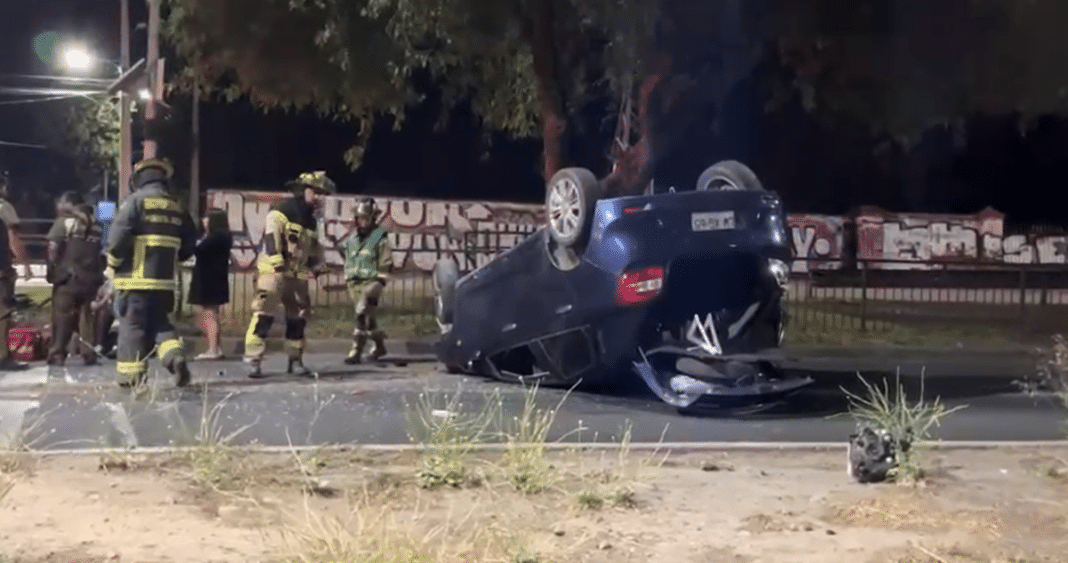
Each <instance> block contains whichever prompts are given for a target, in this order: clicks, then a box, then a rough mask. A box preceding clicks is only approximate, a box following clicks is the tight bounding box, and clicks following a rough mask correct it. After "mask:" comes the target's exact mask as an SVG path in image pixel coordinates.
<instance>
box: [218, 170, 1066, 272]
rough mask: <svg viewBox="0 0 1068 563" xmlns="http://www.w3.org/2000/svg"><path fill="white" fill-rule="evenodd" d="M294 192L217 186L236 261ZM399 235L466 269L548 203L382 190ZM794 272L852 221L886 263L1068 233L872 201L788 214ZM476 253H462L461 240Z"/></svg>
mask: <svg viewBox="0 0 1068 563" xmlns="http://www.w3.org/2000/svg"><path fill="white" fill-rule="evenodd" d="M285 197H289V196H288V194H286V193H281V192H256V191H236V190H211V191H209V192H208V195H207V203H208V206H209V207H218V208H221V209H224V210H225V211H226V212H227V214H228V216H229V218H230V229H231V230H232V231H233V232H234V234H235V238H234V250H233V261H232V268H233V269H234V270H247V269H250V268H252V267H253V266H254V264H255V260H256V256H257V252H258V251H259V248H260V245H261V243H262V241H263V221H264V218H265V217H266V216H267V211H268V210H269V208H270V206H271V205H272V204H274V203H275V202H278V201H280V200H281V199H283V198H285ZM375 200H376V202H377V204H378V206H379V208H381V209H382V210H384V212H385V213H384V215H383V216H384V224H385V225H386V227H387V228H388V229H389V231H390V240H391V242H392V243H393V248H394V255H393V260H394V263H395V264H396V266H397V268H398V269H399V271H400V272H402V273H411V274H416V273H420V272H423V273H427V272H430V271H431V269H432V268H433V266H434V262H436V261H437V260H438V259H439V258H441V257H443V256H452V257H453V258H454V259H455V260H456V261H457V262H458V263H459V264H460V267H461V268H463V269H471V268H475V267H478V266H481V265H482V264H484V263H486V262H487V261H488V260H490V259H491V258H492V257H493V256H495V255H496V254H497V253H499V252H500V251H502V250H506V249H508V248H511V247H512V246H514V245H515V244H516V243H518V242H519V241H520V240H522V238H523V237H525V236H527V235H528V234H530V233H532V232H534V231H535V230H537V228H538V227H539V226H540V225H541V224H542V222H543V221H544V213H543V209H542V206H541V205H527V204H514V203H500V202H485V201H481V202H472V201H440V200H420V199H411V198H377V197H376V198H375ZM356 201H357V196H355V195H338V196H332V197H329V198H327V201H326V205H325V207H324V210H323V227H322V230H321V232H320V240H321V241H322V243H323V245H324V247H325V248H326V251H327V261H328V263H330V264H335V265H340V264H342V261H343V260H342V255H341V251H340V244H341V243H342V242H343V241H344V240H345V239H346V238H347V237H348V236H349V235H351V234H352V232H353V229H354V228H355V225H354V223H353V220H352V216H353V212H354V208H355V205H356ZM788 222H789V225H790V230H791V233H790V237H791V241H792V244H793V251H794V256H795V257H796V258H798V259H799V260H797V261H795V262H794V264H793V269H794V271H795V272H798V273H803V272H807V271H811V270H816V269H835V268H840V267H842V265H843V262H844V260H845V259H846V258H848V257H849V254H850V253H851V252H852V251H851V250H850V249H849V247H850V244H849V238H850V237H849V235H848V232H849V229H848V227H849V226H850V225H855V226H856V229H855V231H856V234H855V241H853V242H854V243H855V248H856V256H857V257H858V258H861V259H868V260H880V259H884V260H897V261H900V260H906V261H910V262H915V263H905V264H902V263H879V262H876V263H872V264H870V267H874V268H883V269H927V268H937V267H938V266H937V265H935V264H932V262H934V263H937V262H938V261H961V260H965V261H969V262H975V264H976V266H981V265H982V264H990V263H1013V264H1068V253H1066V243H1068V237H1066V236H1065V235H1034V234H1013V235H1008V236H1006V235H1004V233H1003V229H1004V215H1003V214H1001V213H999V212H998V211H995V210H993V209H986V210H983V211H982V212H980V213H977V214H975V215H933V214H918V213H907V214H903V213H891V212H887V211H883V210H880V209H874V208H865V209H862V210H861V211H860V212H858V213H857V214H856V216H855V217H839V216H829V215H812V214H792V215H789V216H788ZM465 248H466V249H469V252H467V253H464V252H461V249H465Z"/></svg>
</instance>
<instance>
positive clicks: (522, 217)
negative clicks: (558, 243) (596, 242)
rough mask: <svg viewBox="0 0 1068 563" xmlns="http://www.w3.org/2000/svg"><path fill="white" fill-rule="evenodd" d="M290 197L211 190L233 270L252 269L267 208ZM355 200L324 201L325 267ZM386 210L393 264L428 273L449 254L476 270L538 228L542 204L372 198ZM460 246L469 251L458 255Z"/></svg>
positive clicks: (348, 230) (337, 258)
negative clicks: (228, 236) (226, 224)
mask: <svg viewBox="0 0 1068 563" xmlns="http://www.w3.org/2000/svg"><path fill="white" fill-rule="evenodd" d="M286 197H289V195H288V194H287V193H280V192H251V191H230V190H212V191H209V192H208V194H207V204H208V206H209V207H217V208H220V209H223V210H225V211H226V212H227V215H228V216H229V218H230V230H231V231H233V232H234V235H235V236H234V249H233V260H232V262H231V268H232V269H234V270H247V269H251V268H253V267H254V265H255V262H256V256H257V253H258V252H259V249H260V246H261V243H262V242H263V230H264V219H265V218H266V216H267V212H268V211H269V210H270V207H271V205H273V204H274V203H276V202H278V201H280V200H282V199H284V198H286ZM356 201H357V196H355V195H338V196H331V197H328V198H327V199H326V203H325V205H324V208H323V221H322V228H321V230H320V233H319V239H320V241H321V242H322V243H323V246H324V248H325V249H326V258H327V263H329V264H334V265H339V266H340V265H341V264H343V263H344V259H343V257H342V254H341V244H342V243H343V242H344V241H345V239H346V238H348V237H349V236H350V235H351V234H352V232H353V231H354V229H355V222H354V221H353V214H354V213H355V206H356ZM375 202H376V203H377V205H378V207H379V208H380V209H382V210H383V211H384V214H383V218H384V219H383V225H384V226H385V227H386V228H387V229H388V230H389V232H390V234H389V236H390V242H392V243H393V262H394V264H395V265H396V267H397V271H398V273H402V274H403V273H412V274H414V273H417V272H430V271H431V270H432V269H433V267H434V262H436V261H437V260H438V258H440V257H442V256H450V255H451V256H452V257H453V258H454V259H456V260H457V262H458V263H459V264H460V267H461V268H464V269H467V268H474V267H477V266H480V265H482V264H484V263H485V262H486V261H488V260H489V259H490V258H492V257H493V256H494V255H496V254H497V252H498V251H499V249H507V248H511V247H512V246H514V245H515V244H516V243H518V242H519V241H520V240H522V238H523V237H524V236H526V235H527V234H529V233H532V232H534V231H535V230H537V228H538V226H539V225H540V224H541V221H542V215H543V214H542V206H540V205H521V204H510V203H496V202H493V203H491V202H466V201H460V202H454V201H435V200H418V199H407V198H377V197H376V198H375ZM463 248H469V249H471V250H473V252H469V253H462V252H460V250H461V249H463Z"/></svg>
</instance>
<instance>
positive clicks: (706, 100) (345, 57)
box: [168, 0, 1068, 194]
mask: <svg viewBox="0 0 1068 563" xmlns="http://www.w3.org/2000/svg"><path fill="white" fill-rule="evenodd" d="M171 5H172V10H171V13H170V17H169V23H168V28H169V30H170V37H171V38H172V40H173V41H174V43H175V44H176V45H177V46H178V48H179V52H180V53H182V54H183V55H184V56H186V57H187V58H189V59H191V60H192V61H194V62H193V65H192V67H193V68H196V69H198V70H197V72H199V73H201V74H202V75H204V76H205V77H207V78H209V79H210V80H222V81H224V82H225V83H226V84H228V85H229V86H230V91H231V93H232V94H233V95H242V94H247V95H249V96H250V97H251V98H252V99H253V100H254V101H256V102H257V103H260V104H261V105H263V106H264V107H278V106H283V107H303V106H309V105H311V106H315V107H318V108H319V109H320V110H321V111H323V112H324V113H331V114H334V115H336V116H338V117H339V118H343V119H350V120H353V121H354V122H355V123H357V124H358V126H359V127H360V128H361V129H360V130H361V132H362V133H363V134H365V135H366V133H367V132H368V131H369V128H368V127H367V125H368V123H369V122H370V121H371V120H372V119H373V118H375V117H376V116H378V115H380V114H383V113H385V114H389V115H392V116H394V117H395V118H396V119H397V121H396V123H397V124H398V125H399V124H400V123H401V122H402V120H403V116H404V111H405V107H406V106H408V105H410V104H412V103H415V102H417V101H418V100H419V99H420V96H419V92H418V91H417V89H416V88H414V87H413V78H414V77H415V76H416V75H417V74H418V73H419V72H426V73H429V75H430V76H431V77H432V78H433V79H434V80H435V82H436V83H437V85H438V86H439V87H441V89H442V91H443V92H444V95H445V100H446V102H447V103H446V104H444V107H446V108H448V107H451V106H453V105H455V104H456V103H458V102H460V101H463V100H470V103H471V104H472V106H473V107H474V109H475V111H476V113H477V114H478V115H479V116H480V117H481V119H482V121H483V125H484V127H485V129H486V130H487V131H501V132H504V133H507V134H510V135H513V136H534V135H539V134H540V136H541V138H542V143H543V149H544V162H543V169H544V174H545V176H546V177H549V176H550V175H551V174H552V173H553V172H555V171H556V170H558V169H559V168H560V167H562V166H564V165H566V164H567V163H568V159H569V148H568V146H567V140H568V136H569V134H570V133H571V132H573V130H574V128H575V127H576V126H577V124H578V123H579V120H578V119H576V116H577V115H579V114H581V112H582V109H583V107H584V105H585V104H586V103H587V102H588V100H589V99H590V97H591V96H594V95H606V96H609V97H611V98H612V99H616V100H620V106H621V107H623V108H627V106H629V105H633V107H634V111H633V113H634V114H636V121H637V124H636V126H635V127H628V128H622V129H621V133H620V135H621V136H628V135H629V133H625V132H624V131H625V130H628V129H629V130H633V131H634V133H635V135H634V137H635V138H634V139H630V138H626V139H624V138H621V139H619V142H618V143H617V145H618V147H619V148H620V150H617V151H615V159H616V162H615V166H614V167H613V170H612V172H611V173H610V174H608V176H607V177H605V178H604V180H603V187H604V189H605V192H606V193H608V194H620V193H632V192H635V191H638V190H641V189H642V188H644V186H645V185H646V184H647V183H648V181H649V178H650V176H651V174H652V170H653V166H654V165H655V163H656V162H657V161H658V160H659V159H661V158H662V157H663V156H664V155H665V154H666V153H667V152H668V151H670V150H671V148H672V141H673V140H675V139H677V138H678V136H679V132H680V131H681V130H682V129H684V128H686V127H688V126H690V125H691V121H692V115H693V114H694V110H695V109H696V108H699V107H708V106H712V107H714V108H715V109H716V110H717V111H719V112H720V113H721V114H722V111H723V109H722V103H723V100H724V99H725V98H726V95H727V93H728V92H729V91H730V89H731V88H732V87H733V86H734V85H735V84H737V83H738V81H739V80H741V79H742V78H745V77H750V78H752V75H753V74H754V73H758V74H760V76H758V77H757V78H758V81H759V82H760V83H761V84H762V85H763V86H762V89H761V92H762V93H761V95H762V96H763V97H764V98H766V101H767V107H768V108H769V109H770V108H774V107H776V106H777V105H779V104H782V103H785V102H786V101H788V100H791V99H798V98H800V99H801V100H802V101H803V103H804V105H805V107H806V108H807V109H808V110H809V111H810V112H812V113H813V114H815V115H818V116H820V117H821V118H823V119H825V120H827V121H828V122H829V123H832V124H833V123H846V124H850V125H856V124H862V125H865V126H868V127H869V128H871V129H873V130H877V131H884V132H887V133H888V134H891V135H894V136H897V137H898V138H901V139H905V138H908V137H910V136H913V135H915V134H916V133H917V132H919V131H922V130H923V129H924V128H926V127H928V126H930V125H931V124H937V123H953V122H955V121H956V120H959V119H961V118H963V117H966V116H968V115H971V114H974V113H976V112H987V113H998V112H1009V111H1019V112H1021V116H1022V117H1024V118H1029V117H1031V116H1035V115H1040V114H1043V113H1047V112H1051V111H1061V110H1063V109H1064V107H1063V105H1064V93H1065V85H1066V80H1065V79H1066V77H1068V57H1066V56H1064V55H1066V54H1068V53H1065V52H1064V51H1065V49H1066V48H1065V47H1063V46H1062V43H1063V42H1062V41H1061V40H1060V39H1061V38H1060V34H1061V30H1060V24H1059V22H1063V21H1066V20H1065V16H1068V4H1065V3H1058V2H1034V1H1031V0H945V1H942V2H937V3H934V4H932V3H928V2H916V1H913V2H906V1H904V0H765V2H752V1H744V0H714V1H712V2H709V1H707V0H705V1H701V0H631V1H627V0H499V1H497V2H478V1H476V0H405V1H401V0H172V2H171ZM631 101H632V102H633V104H631V103H630V102H631ZM631 113H632V112H631V111H630V110H629V109H626V111H622V112H621V114H622V115H630V114H631ZM632 140H633V142H632ZM349 156H350V157H351V158H350V162H351V163H353V164H356V163H358V161H359V156H360V153H359V149H356V150H354V151H353V152H352V154H350V155H349Z"/></svg>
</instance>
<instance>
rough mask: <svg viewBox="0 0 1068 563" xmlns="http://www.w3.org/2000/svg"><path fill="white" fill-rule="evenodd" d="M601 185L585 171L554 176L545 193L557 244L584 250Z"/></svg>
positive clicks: (551, 231) (565, 171) (567, 170)
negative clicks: (583, 245)
mask: <svg viewBox="0 0 1068 563" xmlns="http://www.w3.org/2000/svg"><path fill="white" fill-rule="evenodd" d="M600 193H601V184H600V182H598V181H597V177H596V176H594V175H593V172H590V171H589V170H587V169H585V168H564V169H562V170H560V171H559V172H557V173H556V174H553V177H552V179H550V180H549V184H548V186H546V190H545V214H546V217H547V219H548V231H549V236H550V237H551V238H552V240H553V242H555V243H557V244H559V245H561V246H564V247H568V248H572V249H574V248H576V247H581V246H582V244H583V243H584V242H585V239H586V237H588V236H589V233H590V219H591V218H592V217H593V209H594V206H595V205H596V203H597V199H598V198H599V197H600Z"/></svg>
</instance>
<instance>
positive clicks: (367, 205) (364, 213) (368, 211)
mask: <svg viewBox="0 0 1068 563" xmlns="http://www.w3.org/2000/svg"><path fill="white" fill-rule="evenodd" d="M378 214H379V209H378V207H377V206H376V205H375V200H374V198H370V197H365V198H363V199H361V200H360V201H358V202H357V203H356V218H357V219H359V218H361V217H367V218H369V219H370V220H371V223H377V222H378Z"/></svg>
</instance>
